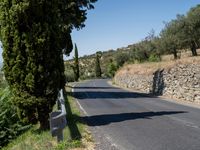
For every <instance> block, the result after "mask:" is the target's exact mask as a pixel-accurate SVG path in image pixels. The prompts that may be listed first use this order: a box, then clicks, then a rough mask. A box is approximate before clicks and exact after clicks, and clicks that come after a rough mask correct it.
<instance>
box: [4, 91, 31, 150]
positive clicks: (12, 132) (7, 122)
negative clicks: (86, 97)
mask: <svg viewBox="0 0 200 150" xmlns="http://www.w3.org/2000/svg"><path fill="white" fill-rule="evenodd" d="M12 96H13V95H12V93H11V92H10V90H9V89H8V88H5V89H4V90H3V89H1V88H0V110H1V111H0V148H1V147H2V146H4V145H6V144H7V143H8V142H9V141H11V140H12V139H14V138H16V137H17V136H18V135H19V134H20V133H22V132H23V131H25V130H27V129H28V128H29V127H30V125H26V124H24V123H22V122H21V121H20V119H19V117H18V115H17V107H16V106H15V105H13V103H12V101H11V99H12Z"/></svg>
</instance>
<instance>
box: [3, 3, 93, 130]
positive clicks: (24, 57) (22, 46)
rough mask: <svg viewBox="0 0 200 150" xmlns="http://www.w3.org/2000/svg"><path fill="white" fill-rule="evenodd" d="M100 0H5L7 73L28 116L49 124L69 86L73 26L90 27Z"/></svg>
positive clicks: (22, 111) (23, 114) (24, 115)
mask: <svg viewBox="0 0 200 150" xmlns="http://www.w3.org/2000/svg"><path fill="white" fill-rule="evenodd" d="M95 1H96V0H70V1H66V0H52V1H44V0H22V1H17V0H12V1H11V0H1V1H0V40H1V42H2V45H3V59H4V73H5V77H6V80H7V82H8V84H9V86H10V88H11V90H12V92H13V94H14V95H15V96H14V98H13V103H14V104H15V105H16V106H17V107H18V114H19V115H20V117H21V118H22V119H23V120H24V121H28V122H30V123H36V122H37V121H39V122H40V128H41V129H47V128H48V127H49V123H48V118H49V113H50V112H51V111H52V107H53V105H54V104H55V102H56V98H57V94H58V92H59V90H60V89H61V88H63V87H64V85H65V77H64V63H63V53H64V54H69V53H70V52H71V50H72V47H73V45H72V41H71V35H70V33H71V30H72V29H73V28H78V29H80V28H82V27H84V21H85V19H86V10H87V9H90V8H93V6H92V4H91V3H93V2H95Z"/></svg>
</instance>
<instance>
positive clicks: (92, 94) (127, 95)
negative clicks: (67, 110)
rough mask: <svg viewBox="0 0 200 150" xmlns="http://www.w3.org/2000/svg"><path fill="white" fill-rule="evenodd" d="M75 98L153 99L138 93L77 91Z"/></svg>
mask: <svg viewBox="0 0 200 150" xmlns="http://www.w3.org/2000/svg"><path fill="white" fill-rule="evenodd" d="M73 94H74V96H75V97H76V98H77V99H80V100H81V99H93V100H94V99H122V98H147V97H152V96H151V95H150V94H146V93H136V92H117V91H116V92H109V91H107V92H106V91H105V92H104V91H86V92H83V91H80V92H79V91H75V92H74V93H73Z"/></svg>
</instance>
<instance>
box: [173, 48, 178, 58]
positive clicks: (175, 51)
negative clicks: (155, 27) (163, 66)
mask: <svg viewBox="0 0 200 150" xmlns="http://www.w3.org/2000/svg"><path fill="white" fill-rule="evenodd" d="M173 55H174V59H178V55H177V50H176V48H174V49H173Z"/></svg>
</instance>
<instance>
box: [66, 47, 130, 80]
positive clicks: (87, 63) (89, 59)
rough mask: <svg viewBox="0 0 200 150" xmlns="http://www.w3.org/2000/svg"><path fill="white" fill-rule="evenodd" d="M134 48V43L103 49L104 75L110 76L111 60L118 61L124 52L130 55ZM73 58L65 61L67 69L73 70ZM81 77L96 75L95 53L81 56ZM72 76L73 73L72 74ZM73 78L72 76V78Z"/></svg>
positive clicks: (102, 63)
mask: <svg viewBox="0 0 200 150" xmlns="http://www.w3.org/2000/svg"><path fill="white" fill-rule="evenodd" d="M131 50H132V45H129V46H127V47H123V48H118V49H117V50H108V51H103V52H101V53H102V56H101V59H100V63H101V70H102V77H108V73H107V70H108V65H109V64H110V62H111V61H113V62H116V57H117V56H119V55H122V54H127V55H129V54H130V53H131ZM71 66H73V59H71V60H67V61H65V71H66V72H73V68H72V67H71ZM79 67H80V78H81V79H87V78H93V77H95V71H94V70H95V54H91V55H85V56H83V57H80V58H79ZM71 76H72V74H71ZM70 79H71V78H70Z"/></svg>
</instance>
